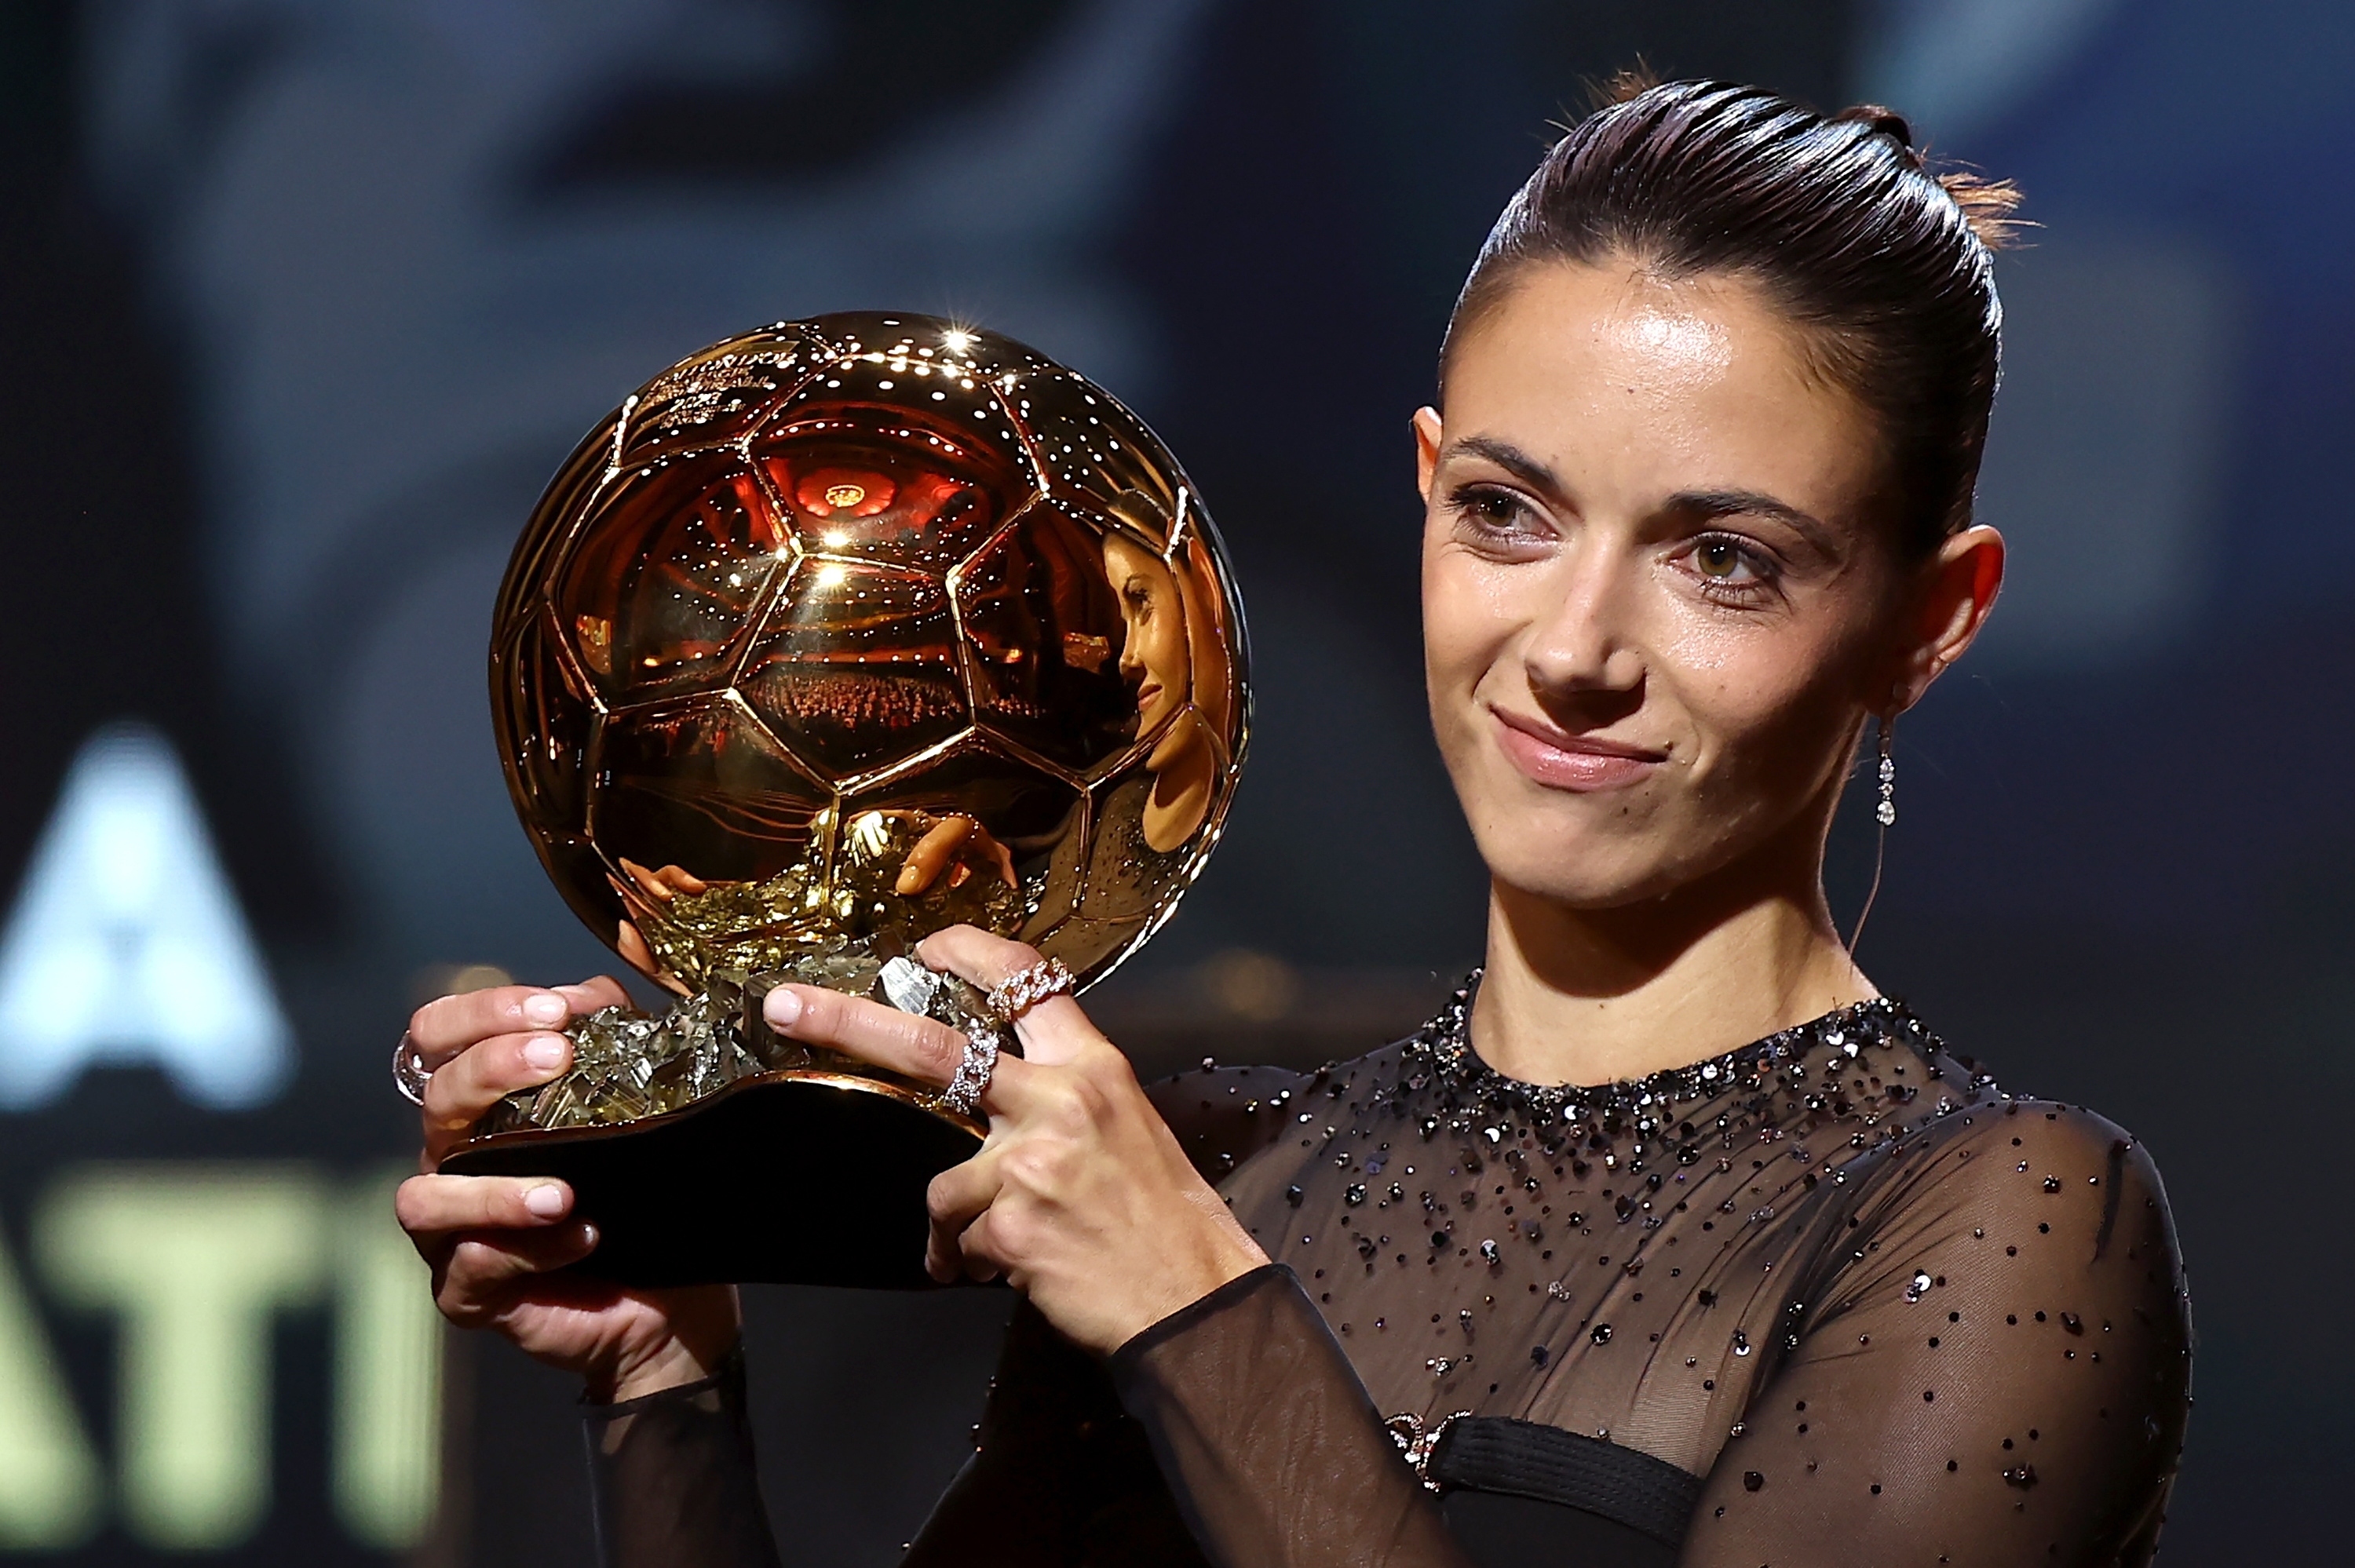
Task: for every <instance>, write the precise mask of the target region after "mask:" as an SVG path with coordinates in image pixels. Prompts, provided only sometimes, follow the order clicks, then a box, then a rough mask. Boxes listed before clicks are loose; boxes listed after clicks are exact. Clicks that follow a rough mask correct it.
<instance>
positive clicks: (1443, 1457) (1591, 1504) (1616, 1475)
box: [1425, 1415, 1701, 1562]
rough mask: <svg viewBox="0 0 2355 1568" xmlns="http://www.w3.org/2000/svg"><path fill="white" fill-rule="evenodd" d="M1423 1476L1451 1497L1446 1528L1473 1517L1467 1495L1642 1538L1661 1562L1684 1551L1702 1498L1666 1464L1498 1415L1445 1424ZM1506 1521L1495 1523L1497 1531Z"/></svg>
mask: <svg viewBox="0 0 2355 1568" xmlns="http://www.w3.org/2000/svg"><path fill="white" fill-rule="evenodd" d="M1425 1473H1426V1474H1427V1475H1428V1477H1429V1478H1430V1479H1432V1480H1433V1481H1435V1482H1437V1483H1438V1484H1439V1485H1440V1486H1441V1487H1442V1488H1444V1489H1446V1490H1447V1491H1448V1492H1450V1493H1451V1494H1453V1495H1451V1496H1450V1497H1449V1499H1448V1501H1447V1505H1446V1510H1447V1513H1448V1516H1449V1522H1450V1524H1451V1526H1453V1525H1455V1524H1456V1523H1457V1520H1458V1516H1459V1514H1462V1515H1466V1516H1468V1515H1470V1514H1472V1513H1474V1512H1476V1511H1478V1510H1477V1507H1476V1505H1475V1506H1473V1507H1466V1506H1465V1505H1466V1504H1469V1503H1470V1502H1471V1499H1470V1498H1469V1497H1467V1496H1465V1494H1485V1495H1487V1496H1497V1497H1504V1498H1518V1499H1528V1500H1529V1501H1531V1502H1538V1503H1550V1504H1553V1505H1556V1506H1558V1507H1561V1508H1572V1509H1577V1510H1581V1511H1582V1512H1584V1513H1588V1514H1592V1515H1595V1516H1597V1517H1599V1518H1600V1519H1603V1520H1609V1521H1610V1522H1611V1523H1613V1524H1615V1525H1619V1526H1622V1527H1624V1528H1625V1529H1626V1530H1630V1531H1635V1532H1636V1533H1637V1534H1639V1535H1642V1536H1645V1537H1647V1538H1649V1540H1650V1541H1651V1542H1657V1544H1658V1545H1659V1546H1661V1547H1664V1548H1666V1549H1667V1553H1668V1554H1667V1556H1665V1557H1663V1558H1661V1559H1660V1560H1661V1561H1664V1562H1666V1561H1672V1560H1673V1558H1674V1555H1675V1553H1676V1552H1677V1550H1678V1548H1679V1547H1680V1546H1681V1545H1682V1544H1683V1543H1684V1538H1685V1531H1686V1528H1687V1527H1688V1526H1689V1524H1690V1523H1691V1522H1692V1515H1693V1510H1694V1509H1695V1508H1696V1507H1697V1506H1698V1505H1699V1504H1700V1491H1701V1479H1700V1477H1699V1476H1696V1475H1693V1474H1691V1473H1689V1471H1685V1470H1680V1469H1678V1467H1676V1466H1674V1465H1671V1464H1669V1463H1668V1461H1667V1460H1665V1459H1656V1458H1654V1457H1652V1456H1651V1455H1649V1454H1646V1453H1643V1452H1641V1451H1640V1450H1637V1449H1635V1448H1626V1447H1622V1446H1619V1445H1618V1444H1615V1443H1611V1442H1606V1441H1604V1439H1602V1438H1599V1437H1587V1436H1581V1435H1580V1434H1578V1433H1575V1432H1565V1431H1563V1430H1562V1429H1561V1427H1559V1426H1545V1425H1540V1424H1538V1423H1537V1422H1534V1421H1516V1420H1514V1419H1512V1418H1511V1417H1509V1416H1502V1415H1464V1416H1458V1417H1457V1418H1456V1419H1455V1420H1454V1421H1451V1422H1449V1423H1448V1424H1447V1429H1446V1431H1444V1433H1442V1434H1441V1435H1440V1439H1439V1442H1438V1444H1437V1446H1435V1447H1434V1448H1433V1451H1432V1455H1431V1459H1430V1463H1429V1467H1428V1468H1427V1470H1426V1472H1425ZM1504 1517H1505V1515H1504V1513H1503V1512H1501V1511H1500V1512H1498V1513H1497V1516H1496V1518H1497V1521H1498V1522H1499V1523H1501V1522H1502V1521H1503V1520H1504ZM1465 1522H1469V1520H1468V1517H1467V1519H1466V1520H1465ZM1530 1523H1531V1525H1532V1526H1533V1527H1534V1526H1535V1525H1536V1523H1537V1520H1530ZM1459 1533H1461V1531H1460V1530H1459ZM1513 1533H1515V1534H1518V1533H1520V1531H1518V1529H1517V1530H1515V1531H1513ZM1554 1539H1555V1540H1556V1541H1559V1540H1560V1538H1559V1537H1558V1536H1557V1537H1555V1538H1554ZM1467 1544H1468V1543H1467ZM1484 1555H1485V1554H1484ZM1646 1555H1650V1554H1649V1553H1646Z"/></svg>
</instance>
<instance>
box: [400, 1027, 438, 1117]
mask: <svg viewBox="0 0 2355 1568" xmlns="http://www.w3.org/2000/svg"><path fill="white" fill-rule="evenodd" d="M432 1076H433V1073H432V1069H431V1068H429V1067H427V1066H426V1065H425V1059H424V1058H423V1057H421V1056H420V1055H419V1054H417V1042H416V1041H414V1040H412V1039H410V1037H409V1031H408V1030H406V1029H404V1030H402V1031H401V1032H400V1044H397V1045H395V1046H394V1047H393V1048H392V1086H393V1087H394V1088H396V1089H399V1090H400V1097H401V1098H402V1099H405V1100H407V1101H408V1102H409V1103H410V1105H413V1106H421V1105H423V1104H424V1103H425V1086H426V1084H427V1083H428V1082H429V1081H431V1080H432Z"/></svg>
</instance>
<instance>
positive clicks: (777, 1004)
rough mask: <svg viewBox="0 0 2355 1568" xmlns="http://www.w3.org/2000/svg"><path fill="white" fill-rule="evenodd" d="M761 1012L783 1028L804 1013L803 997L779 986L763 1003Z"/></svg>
mask: <svg viewBox="0 0 2355 1568" xmlns="http://www.w3.org/2000/svg"><path fill="white" fill-rule="evenodd" d="M761 1012H762V1016H763V1017H765V1018H766V1019H768V1021H769V1022H771V1023H773V1024H774V1025H776V1026H777V1027H778V1028H779V1029H783V1028H784V1027H786V1026H787V1025H788V1024H790V1023H792V1022H794V1020H795V1019H797V1018H799V1017H800V1016H801V1015H802V999H801V998H800V997H798V996H795V995H794V993H793V992H792V991H787V990H786V989H785V988H784V987H783V986H779V987H778V988H777V989H776V990H774V991H771V992H770V993H769V997H768V1000H767V1001H763V1002H762V1003H761Z"/></svg>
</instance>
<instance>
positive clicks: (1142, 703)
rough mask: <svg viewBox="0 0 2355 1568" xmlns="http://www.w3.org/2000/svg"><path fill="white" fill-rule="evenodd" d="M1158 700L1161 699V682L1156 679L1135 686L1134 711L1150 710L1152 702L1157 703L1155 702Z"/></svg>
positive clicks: (1144, 711) (1143, 711)
mask: <svg viewBox="0 0 2355 1568" xmlns="http://www.w3.org/2000/svg"><path fill="white" fill-rule="evenodd" d="M1160 700H1161V683H1160V682H1158V681H1147V682H1146V683H1145V684H1144V685H1141V686H1139V687H1137V688H1136V711H1137V712H1138V713H1146V712H1148V711H1150V710H1151V708H1152V706H1153V705H1154V704H1156V703H1157V702H1159V701H1160Z"/></svg>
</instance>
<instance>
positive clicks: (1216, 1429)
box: [1112, 1265, 1468, 1568]
mask: <svg viewBox="0 0 2355 1568" xmlns="http://www.w3.org/2000/svg"><path fill="white" fill-rule="evenodd" d="M1112 1369H1113V1377H1114V1384H1115V1386H1116V1387H1117V1388H1118V1389H1119V1391H1120V1395H1121V1400H1122V1403H1123V1404H1124V1405H1125V1406H1126V1407H1127V1408H1128V1410H1129V1411H1130V1413H1131V1414H1134V1415H1135V1417H1136V1419H1137V1421H1138V1422H1139V1424H1140V1425H1142V1426H1143V1427H1144V1429H1145V1433H1146V1437H1147V1439H1148V1440H1149V1441H1150V1442H1151V1444H1152V1446H1153V1453H1154V1456H1155V1457H1156V1459H1157V1460H1158V1462H1159V1465H1160V1468H1161V1473H1162V1475H1163V1477H1164V1478H1166V1480H1167V1483H1168V1486H1169V1489H1170V1491H1171V1492H1172V1493H1173V1494H1174V1496H1175V1499H1176V1501H1177V1508H1178V1510H1180V1512H1181V1513H1182V1514H1183V1515H1184V1517H1185V1520H1186V1522H1187V1524H1188V1526H1189V1527H1190V1528H1191V1529H1192V1531H1193V1533H1194V1535H1195V1537H1196V1539H1197V1540H1199V1542H1201V1543H1202V1546H1203V1548H1204V1550H1205V1551H1206V1552H1207V1553H1208V1554H1209V1557H1210V1559H1211V1560H1212V1561H1213V1562H1215V1563H1218V1564H1219V1565H1220V1568H1312V1565H1325V1564H1331V1565H1333V1568H1341V1565H1342V1564H1350V1565H1364V1564H1386V1565H1392V1568H1410V1565H1412V1568H1468V1564H1467V1560H1466V1559H1465V1557H1464V1555H1463V1554H1462V1553H1461V1552H1458V1551H1457V1550H1456V1548H1455V1543H1454V1542H1453V1541H1452V1540H1451V1539H1450V1537H1449V1536H1448V1533H1447V1530H1446V1526H1445V1524H1444V1522H1443V1521H1442V1520H1441V1518H1440V1515H1439V1510H1437V1508H1436V1507H1434V1506H1433V1501H1432V1498H1431V1494H1430V1493H1429V1492H1427V1491H1426V1490H1425V1489H1423V1483H1422V1481H1421V1480H1420V1479H1419V1478H1417V1477H1416V1475H1415V1473H1414V1471H1413V1470H1412V1468H1411V1467H1409V1466H1408V1465H1407V1463H1406V1461H1405V1459H1404V1458H1403V1457H1401V1454H1400V1452H1399V1449H1398V1446H1397V1445H1396V1444H1395V1443H1393V1442H1392V1440H1391V1436H1390V1433H1389V1431H1388V1429H1387V1428H1386V1427H1385V1426H1384V1425H1383V1424H1382V1419H1381V1417H1380V1414H1378V1413H1377V1412H1376V1410H1375V1408H1374V1404H1373V1402H1372V1400H1370V1399H1369V1398H1368V1397H1367V1394H1366V1391H1365V1389H1364V1388H1363V1387H1362V1386H1361V1385H1360V1384H1359V1381H1358V1377H1357V1374H1356V1372H1354V1371H1352V1370H1351V1368H1350V1365H1349V1362H1348V1358H1346V1357H1345V1356H1344V1355H1343V1354H1342V1352H1341V1347H1340V1346H1339V1344H1337V1342H1336V1341H1335V1340H1334V1339H1333V1336H1332V1334H1331V1332H1330V1331H1329V1330H1327V1328H1326V1326H1325V1320H1324V1319H1323V1318H1322V1317H1320V1316H1319V1315H1318V1313H1317V1311H1316V1308H1315V1307H1314V1306H1313V1305H1311V1304H1310V1302H1309V1300H1308V1298H1307V1297H1306V1296H1305V1295H1304V1294H1302V1292H1301V1289H1300V1285H1299V1281H1298V1280H1297V1279H1296V1278H1295V1277H1294V1276H1293V1273H1292V1271H1291V1270H1290V1269H1288V1268H1284V1267H1283V1266H1278V1265H1270V1266H1267V1267H1264V1268H1260V1269H1255V1270H1253V1271H1252V1273H1250V1274H1247V1275H1244V1276H1243V1277H1241V1278H1240V1279H1237V1280H1234V1281H1232V1282H1231V1283H1230V1284H1228V1285H1226V1286H1224V1287H1221V1288H1220V1289H1218V1290H1216V1291H1213V1292H1212V1293H1211V1294H1209V1296H1207V1297H1204V1298H1202V1299H1201V1300H1199V1301H1198V1302H1196V1303H1195V1304H1194V1305H1193V1306H1191V1307H1188V1308H1184V1309H1183V1310H1181V1311H1179V1312H1177V1313H1175V1314H1173V1315H1172V1316H1171V1317H1169V1318H1167V1319H1164V1320H1163V1321H1161V1322H1160V1323H1157V1324H1156V1325H1155V1326H1154V1327H1153V1328H1151V1329H1148V1330H1146V1331H1145V1332H1144V1333H1143V1334H1140V1335H1139V1336H1137V1338H1136V1339H1135V1340H1131V1341H1129V1343H1127V1344H1126V1345H1124V1346H1123V1347H1121V1349H1120V1351H1118V1352H1116V1353H1115V1355H1114V1358H1113V1363H1112Z"/></svg>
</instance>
